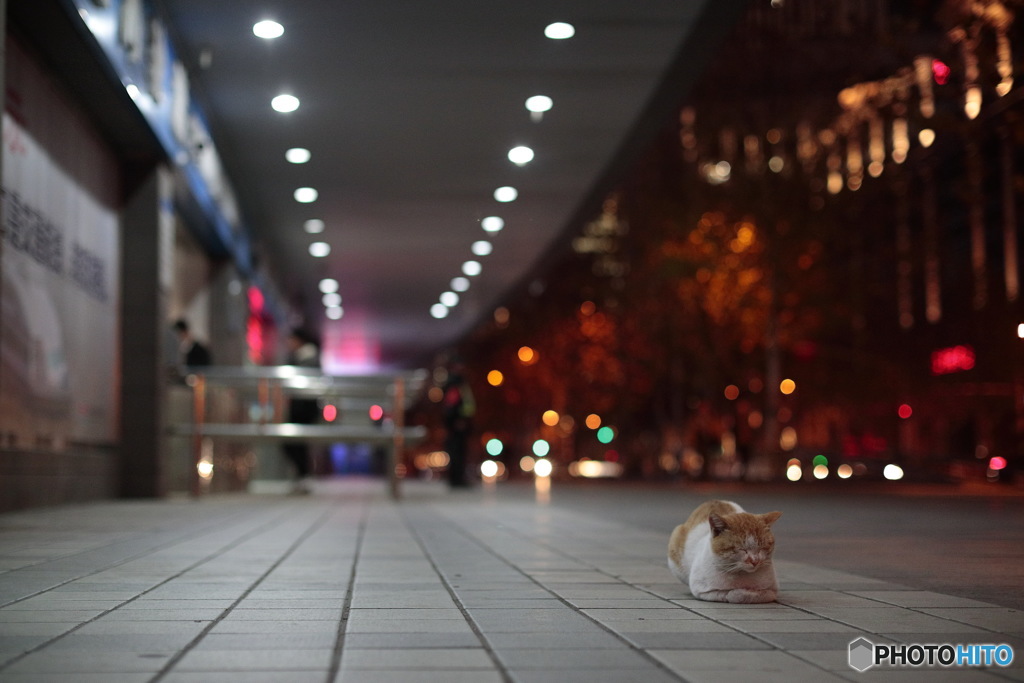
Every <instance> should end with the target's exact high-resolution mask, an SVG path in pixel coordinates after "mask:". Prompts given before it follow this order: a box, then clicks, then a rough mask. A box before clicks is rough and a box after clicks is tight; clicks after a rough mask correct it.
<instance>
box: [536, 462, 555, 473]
mask: <svg viewBox="0 0 1024 683" xmlns="http://www.w3.org/2000/svg"><path fill="white" fill-rule="evenodd" d="M553 469H554V466H553V465H552V464H551V461H550V460H538V461H537V463H536V464H535V465H534V466H533V473H534V474H536V475H537V476H538V477H550V476H551V471H552V470H553Z"/></svg>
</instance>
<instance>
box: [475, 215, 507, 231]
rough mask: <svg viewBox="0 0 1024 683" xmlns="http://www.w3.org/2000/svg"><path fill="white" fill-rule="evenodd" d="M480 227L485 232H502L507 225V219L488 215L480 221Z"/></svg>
mask: <svg viewBox="0 0 1024 683" xmlns="http://www.w3.org/2000/svg"><path fill="white" fill-rule="evenodd" d="M480 227H481V228H483V229H484V231H485V232H501V229H502V228H504V227H505V221H504V219H502V218H501V217H499V216H488V217H487V218H485V219H483V220H482V221H480Z"/></svg>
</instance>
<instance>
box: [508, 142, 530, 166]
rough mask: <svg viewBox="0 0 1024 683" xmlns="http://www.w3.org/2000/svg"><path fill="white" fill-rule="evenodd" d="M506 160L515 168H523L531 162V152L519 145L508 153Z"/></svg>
mask: <svg viewBox="0 0 1024 683" xmlns="http://www.w3.org/2000/svg"><path fill="white" fill-rule="evenodd" d="M508 160H509V161H511V162H512V163H513V164H515V165H517V166H524V165H526V164H528V163H530V162H531V161H533V150H532V149H530V148H529V147H526V146H523V145H520V146H519V147H513V148H512V149H510V150H509V151H508Z"/></svg>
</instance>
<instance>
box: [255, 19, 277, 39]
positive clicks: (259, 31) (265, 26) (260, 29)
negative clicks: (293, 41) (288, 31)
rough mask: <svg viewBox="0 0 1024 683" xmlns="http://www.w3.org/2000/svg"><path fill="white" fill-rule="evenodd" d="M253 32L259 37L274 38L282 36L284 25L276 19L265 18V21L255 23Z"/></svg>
mask: <svg viewBox="0 0 1024 683" xmlns="http://www.w3.org/2000/svg"><path fill="white" fill-rule="evenodd" d="M252 32H253V33H254V34H255V35H256V37H257V38H263V39H265V40H273V39H274V38H280V37H281V36H283V35H284V26H281V24H279V23H277V22H276V21H271V20H270V19H264V20H263V21H257V22H256V23H255V24H253V27H252Z"/></svg>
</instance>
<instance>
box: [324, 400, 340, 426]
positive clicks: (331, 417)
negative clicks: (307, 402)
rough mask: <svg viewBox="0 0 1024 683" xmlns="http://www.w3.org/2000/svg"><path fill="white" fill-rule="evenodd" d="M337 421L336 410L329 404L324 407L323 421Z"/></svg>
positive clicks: (335, 407)
mask: <svg viewBox="0 0 1024 683" xmlns="http://www.w3.org/2000/svg"><path fill="white" fill-rule="evenodd" d="M337 419H338V408H337V406H333V405H331V404H330V403H328V404H327V405H325V406H324V421H325V422H334V421H335V420H337Z"/></svg>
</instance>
